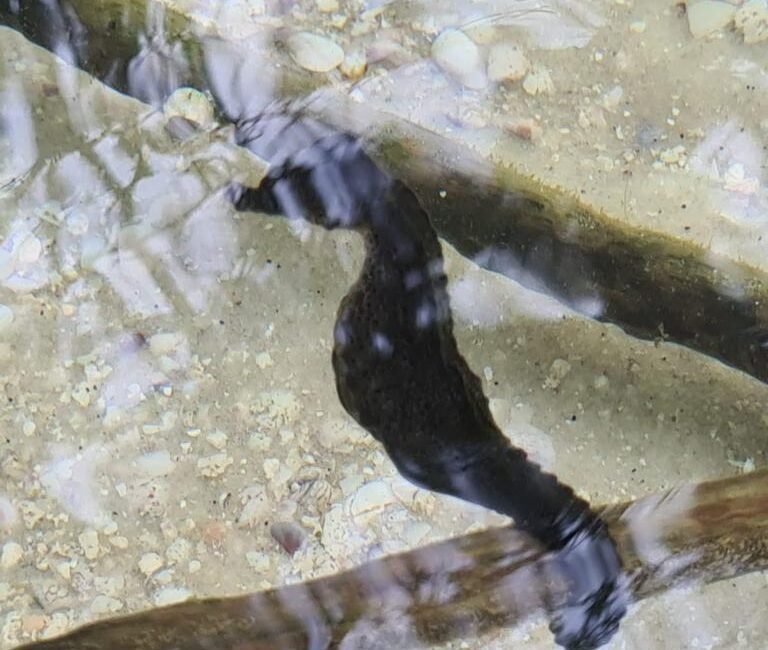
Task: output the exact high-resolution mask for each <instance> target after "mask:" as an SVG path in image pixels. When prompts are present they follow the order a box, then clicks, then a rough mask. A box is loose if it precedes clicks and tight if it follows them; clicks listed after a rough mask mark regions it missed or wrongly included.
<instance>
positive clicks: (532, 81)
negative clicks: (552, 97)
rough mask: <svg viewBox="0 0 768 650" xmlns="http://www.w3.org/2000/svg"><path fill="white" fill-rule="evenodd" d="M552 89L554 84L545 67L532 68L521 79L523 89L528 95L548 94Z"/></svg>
mask: <svg viewBox="0 0 768 650" xmlns="http://www.w3.org/2000/svg"><path fill="white" fill-rule="evenodd" d="M554 89H555V84H554V83H553V82H552V77H551V76H550V75H549V70H547V69H546V68H534V69H533V70H531V71H530V72H529V73H528V76H526V78H525V80H524V81H523V90H525V92H527V93H528V94H529V95H549V94H550V93H552V91H554Z"/></svg>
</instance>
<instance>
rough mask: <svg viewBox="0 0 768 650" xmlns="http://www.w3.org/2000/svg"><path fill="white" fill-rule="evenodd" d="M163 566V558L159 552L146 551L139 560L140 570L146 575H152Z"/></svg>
mask: <svg viewBox="0 0 768 650" xmlns="http://www.w3.org/2000/svg"><path fill="white" fill-rule="evenodd" d="M162 566H163V558H161V557H160V556H159V555H158V554H157V553H144V555H142V556H141V559H140V560H139V571H141V572H142V573H143V574H144V575H145V576H151V575H152V574H153V573H154V572H155V571H157V570H158V569H159V568H160V567H162Z"/></svg>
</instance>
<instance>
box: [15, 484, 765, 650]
mask: <svg viewBox="0 0 768 650" xmlns="http://www.w3.org/2000/svg"><path fill="white" fill-rule="evenodd" d="M603 516H604V518H605V520H606V522H607V523H608V525H609V528H610V530H611V533H612V534H613V536H614V539H615V540H616V542H617V545H618V548H619V552H620V555H621V557H622V560H623V562H624V566H625V567H626V569H627V571H628V572H629V574H630V577H631V581H632V591H633V593H634V596H635V598H637V599H638V600H639V599H643V598H647V597H649V596H652V595H654V594H657V593H660V592H663V591H665V590H668V589H670V588H673V587H675V586H676V585H679V584H681V583H690V582H692V581H697V582H704V583H707V582H714V581H717V580H722V579H725V578H730V577H733V576H736V575H740V574H743V573H748V572H752V571H759V570H764V569H766V568H768V470H763V471H759V472H754V473H751V474H745V475H742V476H738V477H734V478H728V479H723V480H719V481H712V482H706V483H700V484H695V485H690V486H685V487H682V488H677V489H674V490H671V491H668V492H664V493H660V494H656V495H652V496H648V497H644V498H642V499H638V500H636V501H632V502H629V503H624V504H621V505H618V506H611V507H608V508H605V509H604V510H603ZM546 566H547V555H546V554H545V553H543V552H542V550H541V549H540V547H538V545H537V544H535V543H534V542H533V541H532V540H531V539H530V538H529V537H527V536H526V535H524V534H522V533H520V532H518V531H517V530H515V528H514V527H513V526H508V527H505V528H499V529H491V530H486V531H483V532H479V533H475V534H472V535H466V536H463V537H458V538H455V539H451V540H447V541H445V542H440V543H437V544H431V545H429V546H425V547H423V548H419V549H417V550H414V551H409V552H407V553H401V554H398V555H392V556H389V557H385V558H383V559H380V560H376V561H374V562H369V563H367V564H365V565H362V566H360V567H357V568H355V569H352V570H349V571H345V572H342V573H339V574H336V575H332V576H328V577H325V578H319V579H317V580H313V581H311V582H306V583H302V584H296V585H290V586H286V587H278V588H276V589H272V590H269V591H265V592H261V593H255V594H251V595H247V596H237V597H232V598H217V599H209V600H198V601H190V602H186V603H182V604H178V605H172V606H170V607H162V608H159V609H154V610H150V611H146V612H141V613H138V614H133V615H130V616H125V617H119V618H113V619H107V620H104V621H101V622H98V623H94V624H91V625H87V626H84V627H82V628H80V629H78V630H75V631H74V632H72V633H70V634H68V635H65V636H62V637H59V638H57V639H52V640H49V641H42V642H38V643H32V644H28V645H25V646H23V647H20V648H19V649H18V650H86V649H91V648H93V649H96V648H110V650H171V649H172V648H184V650H225V649H227V650H228V649H233V648H237V649H238V650H260V649H264V650H267V649H269V650H279V649H286V650H287V649H291V650H293V649H298V648H326V647H338V646H339V644H340V643H341V641H342V640H343V639H344V638H348V639H349V638H355V639H356V638H358V637H359V638H360V642H359V643H356V644H355V645H354V647H368V648H371V647H397V646H394V645H388V643H392V642H393V641H395V639H397V640H398V641H397V643H398V645H402V641H403V639H404V638H407V639H409V640H410V643H411V644H413V642H414V641H415V640H417V639H418V640H421V641H423V642H425V643H433V642H437V641H443V640H446V639H449V638H454V637H462V636H468V635H476V634H479V633H482V632H483V631H487V630H489V629H492V628H494V627H500V626H512V625H515V624H518V623H520V622H522V621H524V620H525V619H527V618H529V617H531V616H533V615H536V614H537V613H539V612H540V611H541V606H542V605H541V604H542V603H543V602H552V601H553V600H554V601H557V600H558V599H559V598H561V597H562V596H563V589H564V588H563V585H561V584H559V582H558V581H557V580H556V579H555V580H552V579H551V573H549V572H548V571H547V569H546Z"/></svg>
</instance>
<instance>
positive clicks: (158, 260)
mask: <svg viewBox="0 0 768 650" xmlns="http://www.w3.org/2000/svg"><path fill="white" fill-rule="evenodd" d="M2 38H3V39H11V38H13V37H12V36H11V35H9V34H8V33H7V32H3V33H2ZM23 48H24V46H23V45H22V44H21V43H20V42H19V43H18V44H17V45H16V46H15V47H14V48H7V49H6V48H4V52H3V55H2V57H4V58H3V59H2V60H0V66H2V71H3V75H4V76H3V78H4V79H5V81H6V88H11V89H12V90H13V89H14V88H15V89H17V90H18V89H22V90H19V91H18V92H16V93H15V94H13V95H12V96H13V97H16V98H17V99H18V98H21V99H20V101H22V105H23V102H27V101H28V102H30V104H31V105H32V106H33V110H32V111H29V112H28V113H24V112H23V111H22V112H21V113H17V114H16V115H17V117H18V115H21V116H22V117H18V119H19V120H20V122H19V123H17V124H16V128H15V129H14V130H12V132H13V133H19V130H18V129H19V128H21V127H20V126H19V125H22V126H23V124H27V126H28V128H29V131H30V132H31V133H34V134H37V136H38V139H37V141H38V149H37V155H38V156H39V157H38V158H37V162H34V164H32V166H31V167H29V171H28V173H27V174H26V176H24V177H23V179H22V181H21V182H19V183H18V185H17V186H16V187H9V186H7V187H5V188H4V189H3V190H2V194H0V213H1V214H2V215H3V216H2V223H0V232H1V233H2V244H0V252H1V253H2V255H3V257H2V258H0V269H1V270H2V275H1V276H0V279H1V284H2V286H0V303H1V304H2V305H3V310H2V313H0V319H1V320H2V326H1V329H0V384H1V385H3V395H4V397H3V401H2V403H1V404H0V431H1V432H2V436H1V437H0V475H1V476H2V484H1V485H0V531H2V532H1V534H2V538H1V539H0V545H1V546H2V548H1V549H0V550H1V553H2V555H1V556H0V648H2V650H5V649H6V648H11V647H13V646H14V645H15V644H17V643H19V642H21V641H25V640H29V639H35V638H40V637H44V636H50V635H55V634H58V633H61V632H63V631H65V630H67V629H70V628H71V627H73V626H75V625H78V624H81V623H84V622H87V621H91V620H94V619H97V618H100V617H105V616H109V615H113V614H122V613H127V612H133V611H137V610H140V609H144V608H147V607H150V606H153V605H162V604H168V603H172V602H177V601H179V600H183V599H185V598H188V597H193V596H216V595H226V594H238V593H244V592H249V591H253V590H257V589H262V588H267V587H270V586H274V585H280V584H286V583H289V582H293V581H297V580H304V579H308V578H312V577H315V576H319V575H324V574H328V573H333V572H336V571H338V570H339V569H343V568H346V567H350V566H353V565H356V564H358V563H360V562H363V561H365V560H367V559H371V558H374V557H377V556H380V555H381V554H385V553H391V552H397V551H400V550H404V549H407V548H414V547H417V546H420V545H423V544H425V543H428V542H431V541H436V540H439V539H444V538H446V537H449V536H452V535H458V534H462V533H465V532H467V531H471V530H476V529H477V528H478V527H485V526H491V525H498V524H500V523H503V522H504V521H505V520H504V518H502V517H500V516H497V515H495V514H492V513H487V512H484V511H482V510H480V509H478V508H473V507H469V506H466V505H465V504H462V503H460V502H457V501H455V500H453V499H450V498H447V497H441V496H437V495H432V494H430V493H427V492H425V491H423V490H418V489H415V488H413V487H411V486H410V485H408V484H407V483H405V482H404V481H403V480H402V479H400V478H399V477H398V476H397V474H396V472H395V470H394V467H393V466H392V465H391V463H390V462H389V460H388V459H387V457H386V456H385V455H384V453H383V452H382V450H381V449H380V448H379V447H378V445H377V444H376V443H375V441H373V440H372V439H371V438H370V437H369V436H368V435H367V434H366V432H365V431H363V430H361V429H360V428H359V427H357V426H356V425H355V424H354V422H353V421H352V420H351V419H350V418H349V417H348V416H347V415H346V414H345V412H344V411H343V409H342V408H341V406H340V405H339V403H338V399H337V397H336V395H335V389H334V384H333V375H332V371H331V367H330V363H329V360H330V349H331V332H332V326H333V322H334V317H335V311H336V306H337V305H338V303H339V301H340V299H341V297H342V296H343V295H344V293H345V291H346V289H347V287H349V286H350V285H351V284H352V282H353V281H354V279H355V277H356V273H357V270H358V268H359V265H360V261H361V259H362V257H361V255H362V251H361V246H360V242H359V241H358V240H357V239H356V237H355V236H354V235H352V234H349V233H327V232H325V231H322V230H319V229H316V228H312V227H309V226H301V225H299V226H295V227H294V226H291V225H289V224H287V223H285V222H283V221H280V220H272V219H268V218H264V217H261V216H258V215H240V216H236V215H234V214H233V213H232V212H231V211H230V210H229V208H228V207H227V206H226V204H225V203H224V202H223V201H222V200H220V199H219V198H217V197H216V196H215V190H216V187H217V185H216V183H215V182H213V181H211V175H210V174H209V173H208V171H207V170H209V169H210V165H211V164H212V163H211V161H210V158H212V157H213V158H216V157H217V156H219V155H220V154H219V152H218V150H215V149H211V148H209V147H207V146H203V145H201V146H200V148H199V149H197V150H195V151H191V152H190V153H189V154H188V155H187V157H186V158H185V159H184V160H183V161H182V162H181V163H180V162H179V158H178V156H177V155H172V153H169V152H170V151H171V149H172V147H173V146H175V145H174V143H173V142H170V143H169V141H168V140H167V138H166V136H164V135H163V131H162V128H161V125H157V124H155V123H154V122H153V121H152V120H151V119H150V120H148V121H145V122H142V114H141V112H140V110H139V108H138V107H137V105H136V104H134V103H129V104H128V105H126V104H124V100H122V99H120V98H118V97H117V96H115V95H113V94H110V93H106V92H105V91H103V90H101V89H98V88H97V89H96V90H93V91H92V92H93V93H94V97H96V94H98V98H99V99H98V101H99V102H102V104H101V106H102V108H98V109H93V110H94V112H93V113H92V114H84V115H82V116H80V117H82V118H83V120H82V121H78V120H77V119H75V118H76V117H77V112H78V110H84V109H83V106H86V104H84V103H83V104H80V105H79V108H76V107H74V108H73V106H74V105H73V104H72V103H71V102H70V103H67V102H68V99H67V91H65V90H64V86H63V85H60V88H62V90H60V91H58V92H53V91H51V90H50V88H49V86H48V84H51V83H54V81H53V80H58V81H59V83H60V84H62V81H61V80H62V79H63V78H65V77H64V76H62V75H65V73H62V71H61V68H62V66H60V65H59V66H57V65H55V64H53V63H52V62H51V59H50V57H48V56H47V55H45V54H43V53H41V52H40V51H38V50H31V49H30V50H25V49H23ZM11 51H12V52H11ZM17 52H22V54H21V55H20V56H18V55H17ZM20 65H22V66H23V67H22V68H19V66H20ZM65 76H66V79H68V80H69V83H71V84H73V87H74V88H79V89H80V91H83V92H84V89H86V88H94V86H95V85H94V84H93V83H92V82H89V81H88V80H86V79H84V78H83V77H81V76H80V75H74V74H70V73H66V75H65ZM94 101H95V100H94ZM46 102H47V103H46ZM87 106H89V107H90V108H93V106H94V103H93V102H91V103H90V104H87ZM35 107H37V108H39V109H40V110H34V108H35ZM118 110H120V111H123V112H122V113H121V114H120V116H121V120H120V125H119V126H117V127H115V126H111V125H109V124H108V122H109V121H108V120H107V119H106V116H107V115H115V113H114V111H118ZM46 115H51V116H60V117H58V118H56V119H46V118H45V116H46ZM67 115H69V117H70V119H69V120H67V119H64V118H63V117H62V116H67ZM85 125H87V126H85ZM99 125H101V126H99ZM143 129H144V130H143ZM153 129H154V130H153ZM147 130H148V131H147ZM54 136H55V137H54ZM3 137H4V138H5V140H0V147H6V148H7V149H3V151H4V152H5V151H6V150H7V151H11V150H14V151H16V152H18V151H19V149H18V146H16V147H13V146H12V145H14V143H13V142H11V141H10V140H9V136H8V135H7V134H4V135H3ZM164 138H166V139H164ZM16 144H18V143H16ZM211 146H213V145H211ZM164 147H165V148H164ZM211 151H214V152H215V155H214V154H211ZM207 154H210V155H207ZM19 155H20V154H19ZM8 160H9V161H10V162H9V163H8V165H9V169H10V171H8V170H4V171H6V172H8V177H14V167H13V165H19V166H23V163H24V160H21V161H19V156H18V155H17V156H16V157H10V158H8ZM33 161H34V158H33ZM3 177H4V178H5V175H4V176H3ZM444 248H445V254H446V261H447V269H448V272H449V275H450V279H451V294H452V300H453V308H454V318H455V321H456V334H457V338H458V340H459V345H460V349H461V350H462V351H463V353H464V355H465V356H466V358H467V360H468V362H469V363H470V365H471V367H472V368H473V369H475V371H476V372H477V373H478V375H480V376H481V377H483V378H484V385H485V389H486V392H487V395H488V396H489V398H490V399H491V405H492V409H493V412H494V414H495V416H496V418H497V420H498V422H499V423H500V424H501V426H502V427H503V428H504V430H505V431H506V432H507V433H508V435H509V436H510V437H511V438H512V440H513V441H515V442H517V443H518V444H520V445H522V446H524V447H525V448H526V449H528V450H530V451H531V454H532V455H533V457H534V458H535V459H536V460H538V461H539V462H541V463H542V464H543V465H544V466H545V467H548V468H550V469H552V470H554V471H556V472H557V473H558V475H559V476H561V477H562V478H563V479H564V480H566V481H568V482H570V483H572V484H573V485H574V486H577V488H578V490H579V492H581V493H583V494H584V495H586V496H587V497H588V498H590V499H592V500H594V501H595V502H600V503H608V502H613V501H620V500H626V499H630V498H634V497H637V496H641V495H644V494H647V493H651V492H654V491H657V490H661V489H664V488H668V487H671V486H674V485H678V484H681V483H684V482H688V481H698V480H703V479H707V478H715V477H720V476H725V475H729V474H733V473H736V472H740V471H749V470H750V469H752V468H754V467H761V466H764V465H765V463H766V458H765V440H766V435H768V417H766V415H765V408H764V405H765V404H766V402H767V401H768V387H766V386H765V385H764V384H760V383H759V382H756V381H754V380H752V379H750V378H749V377H746V376H745V375H743V374H741V373H738V372H735V371H733V370H731V369H729V368H726V367H724V366H722V365H721V364H719V363H716V362H714V361H712V360H710V359H708V358H705V357H702V356H701V355H697V354H695V353H693V352H691V351H689V350H686V349H683V348H680V347H677V346H674V345H669V344H666V343H663V342H662V343H658V344H654V343H650V342H639V341H637V340H635V339H633V338H631V337H629V336H627V335H625V334H624V333H623V332H621V331H620V330H619V329H617V328H615V327H612V326H607V325H602V324H599V323H596V322H594V321H590V320H587V319H584V318H582V317H579V316H577V315H575V314H573V313H570V312H568V311H567V310H566V309H565V308H563V307H562V306H560V305H558V304H557V303H556V302H554V301H552V300H550V299H547V298H545V297H542V296H540V295H538V294H534V293H531V292H528V291H525V290H523V289H521V288H520V287H519V286H518V285H516V284H515V283H513V282H512V281H510V280H508V279H505V278H503V277H500V276H498V275H494V274H491V273H488V272H485V271H483V270H481V269H479V268H478V267H477V266H476V265H474V264H473V263H471V262H469V261H467V260H465V259H463V258H461V257H460V256H458V255H457V254H455V253H454V252H453V251H452V250H451V249H450V248H449V247H448V246H445V247H444ZM297 545H298V550H295V552H293V554H291V553H290V551H294V547H295V546H297ZM766 577H767V576H765V575H752V576H748V577H744V578H740V579H738V580H733V581H727V582H723V583H720V584H718V585H714V586H709V587H706V588H701V587H691V588H690V589H687V590H679V591H676V592H674V593H670V594H668V595H666V596H664V597H662V598H658V599H655V600H652V601H648V602H645V603H642V604H640V605H638V606H637V607H635V608H633V609H632V611H631V612H630V615H629V616H628V617H627V619H626V620H625V622H624V623H623V625H622V628H621V631H620V632H619V634H618V635H617V636H616V638H615V639H614V640H613V641H612V643H611V644H610V645H609V646H607V647H608V648H614V649H618V648H632V649H638V650H639V649H641V648H642V649H643V650H645V649H647V648H670V647H675V648H712V649H715V648H717V649H725V648H736V647H745V648H759V647H762V646H764V645H765V644H766V642H767V640H768V620H767V619H766V617H765V615H764V614H765V611H766V606H767V605H768V580H766ZM522 641H525V642H526V645H525V647H530V648H551V647H553V644H552V641H551V637H550V635H549V633H548V631H547V630H546V627H545V626H544V625H543V624H541V623H540V622H536V623H531V624H530V625H529V626H526V627H525V628H520V629H516V630H513V631H508V632H498V633H496V634H494V635H491V636H489V637H487V638H483V639H482V640H480V641H475V640H467V641H457V642H453V643H451V644H450V645H448V646H446V647H454V648H459V647H460V648H480V647H485V648H507V647H511V646H514V647H518V645H519V644H520V643H521V642H522Z"/></svg>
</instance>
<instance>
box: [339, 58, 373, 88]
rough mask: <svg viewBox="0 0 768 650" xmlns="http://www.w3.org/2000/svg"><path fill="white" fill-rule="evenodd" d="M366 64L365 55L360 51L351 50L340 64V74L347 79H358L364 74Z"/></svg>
mask: <svg viewBox="0 0 768 650" xmlns="http://www.w3.org/2000/svg"><path fill="white" fill-rule="evenodd" d="M367 65H368V62H367V60H366V56H365V53H364V52H362V51H360V50H353V51H352V52H348V53H347V54H346V56H345V57H344V60H343V61H342V62H341V67H340V70H341V74H343V75H344V76H345V77H346V78H347V79H352V80H353V81H354V80H355V79H359V78H360V77H362V76H363V75H364V74H365V70H366V67H367Z"/></svg>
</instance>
